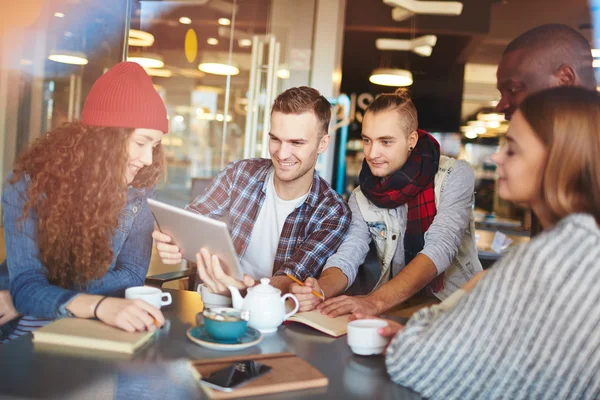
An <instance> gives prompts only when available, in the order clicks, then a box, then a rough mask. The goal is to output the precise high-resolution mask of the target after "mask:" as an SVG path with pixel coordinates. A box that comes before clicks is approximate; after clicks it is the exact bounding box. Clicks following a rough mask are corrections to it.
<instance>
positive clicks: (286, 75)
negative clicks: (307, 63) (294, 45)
mask: <svg viewBox="0 0 600 400" xmlns="http://www.w3.org/2000/svg"><path fill="white" fill-rule="evenodd" d="M277 77H278V78H279V79H290V70H289V69H285V68H282V69H280V70H279V71H277Z"/></svg>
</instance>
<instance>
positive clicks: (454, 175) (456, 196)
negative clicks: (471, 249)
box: [420, 160, 475, 274]
mask: <svg viewBox="0 0 600 400" xmlns="http://www.w3.org/2000/svg"><path fill="white" fill-rule="evenodd" d="M474 188H475V174H474V172H473V169H472V168H471V166H470V165H469V164H468V163H467V162H465V161H460V160H458V161H456V163H455V164H454V168H453V170H452V171H451V172H450V174H449V175H448V180H447V181H446V185H445V188H444V191H443V193H442V194H441V196H440V197H441V198H440V204H437V205H436V208H437V213H436V215H435V218H434V219H433V223H432V224H431V226H430V227H429V229H428V230H427V232H425V246H424V247H423V250H422V251H421V252H420V254H424V255H426V256H427V257H429V258H430V259H431V261H433V263H434V264H435V267H436V269H437V271H438V274H440V273H442V272H444V271H445V270H446V269H447V268H449V267H450V265H452V261H453V260H454V258H455V257H456V254H457V253H458V248H459V247H460V242H461V240H462V237H463V235H464V233H465V230H466V228H467V226H468V224H469V219H470V216H471V211H472V210H471V209H472V207H473V200H474V195H473V191H474Z"/></svg>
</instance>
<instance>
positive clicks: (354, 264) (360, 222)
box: [323, 192, 371, 289]
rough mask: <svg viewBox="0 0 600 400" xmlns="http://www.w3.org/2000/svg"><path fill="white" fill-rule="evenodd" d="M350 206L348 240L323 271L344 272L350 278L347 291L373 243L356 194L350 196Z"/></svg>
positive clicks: (328, 261)
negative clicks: (333, 269)
mask: <svg viewBox="0 0 600 400" xmlns="http://www.w3.org/2000/svg"><path fill="white" fill-rule="evenodd" d="M348 206H350V210H351V211H352V223H351V224H350V229H348V233H347V234H346V238H345V239H344V241H343V242H342V244H341V245H340V247H338V250H337V252H336V253H335V254H334V255H332V256H331V257H329V259H328V260H327V262H326V263H325V267H324V268H323V271H325V270H326V269H329V268H339V269H340V270H342V272H343V273H344V275H346V277H347V278H348V286H346V289H348V288H349V287H350V285H352V283H353V282H354V279H356V274H357V273H358V267H360V266H361V265H362V263H364V262H365V258H367V254H368V253H369V243H371V234H370V233H369V227H368V226H367V223H366V222H365V220H364V219H363V217H362V213H361V212H360V208H359V207H358V203H357V202H356V195H355V194H354V192H352V195H350V199H349V200H348Z"/></svg>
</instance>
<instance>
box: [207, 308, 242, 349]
mask: <svg viewBox="0 0 600 400" xmlns="http://www.w3.org/2000/svg"><path fill="white" fill-rule="evenodd" d="M203 315H204V328H205V329H206V333H208V334H209V335H210V336H211V337H212V338H213V339H215V340H218V341H222V342H235V341H237V340H238V339H240V338H241V337H242V336H244V334H245V333H246V328H247V327H248V319H249V316H250V314H249V312H248V311H240V310H236V309H235V308H230V307H219V308H209V309H206V310H204V312H203Z"/></svg>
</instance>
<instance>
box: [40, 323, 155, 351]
mask: <svg viewBox="0 0 600 400" xmlns="http://www.w3.org/2000/svg"><path fill="white" fill-rule="evenodd" d="M153 334H154V332H126V331H123V330H121V329H118V328H114V327H112V326H108V325H106V324H104V323H102V322H100V321H96V320H92V319H82V318H62V319H59V320H56V321H54V322H52V323H50V324H48V325H46V326H44V327H41V328H40V329H37V330H35V331H33V342H34V343H36V344H42V343H43V344H46V345H59V346H72V347H79V348H86V349H95V350H104V351H111V352H119V353H128V354H132V353H134V352H135V350H136V349H138V348H139V347H141V346H142V345H143V344H144V343H146V342H147V341H148V340H149V339H150V338H151V337H152V335H153Z"/></svg>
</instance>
